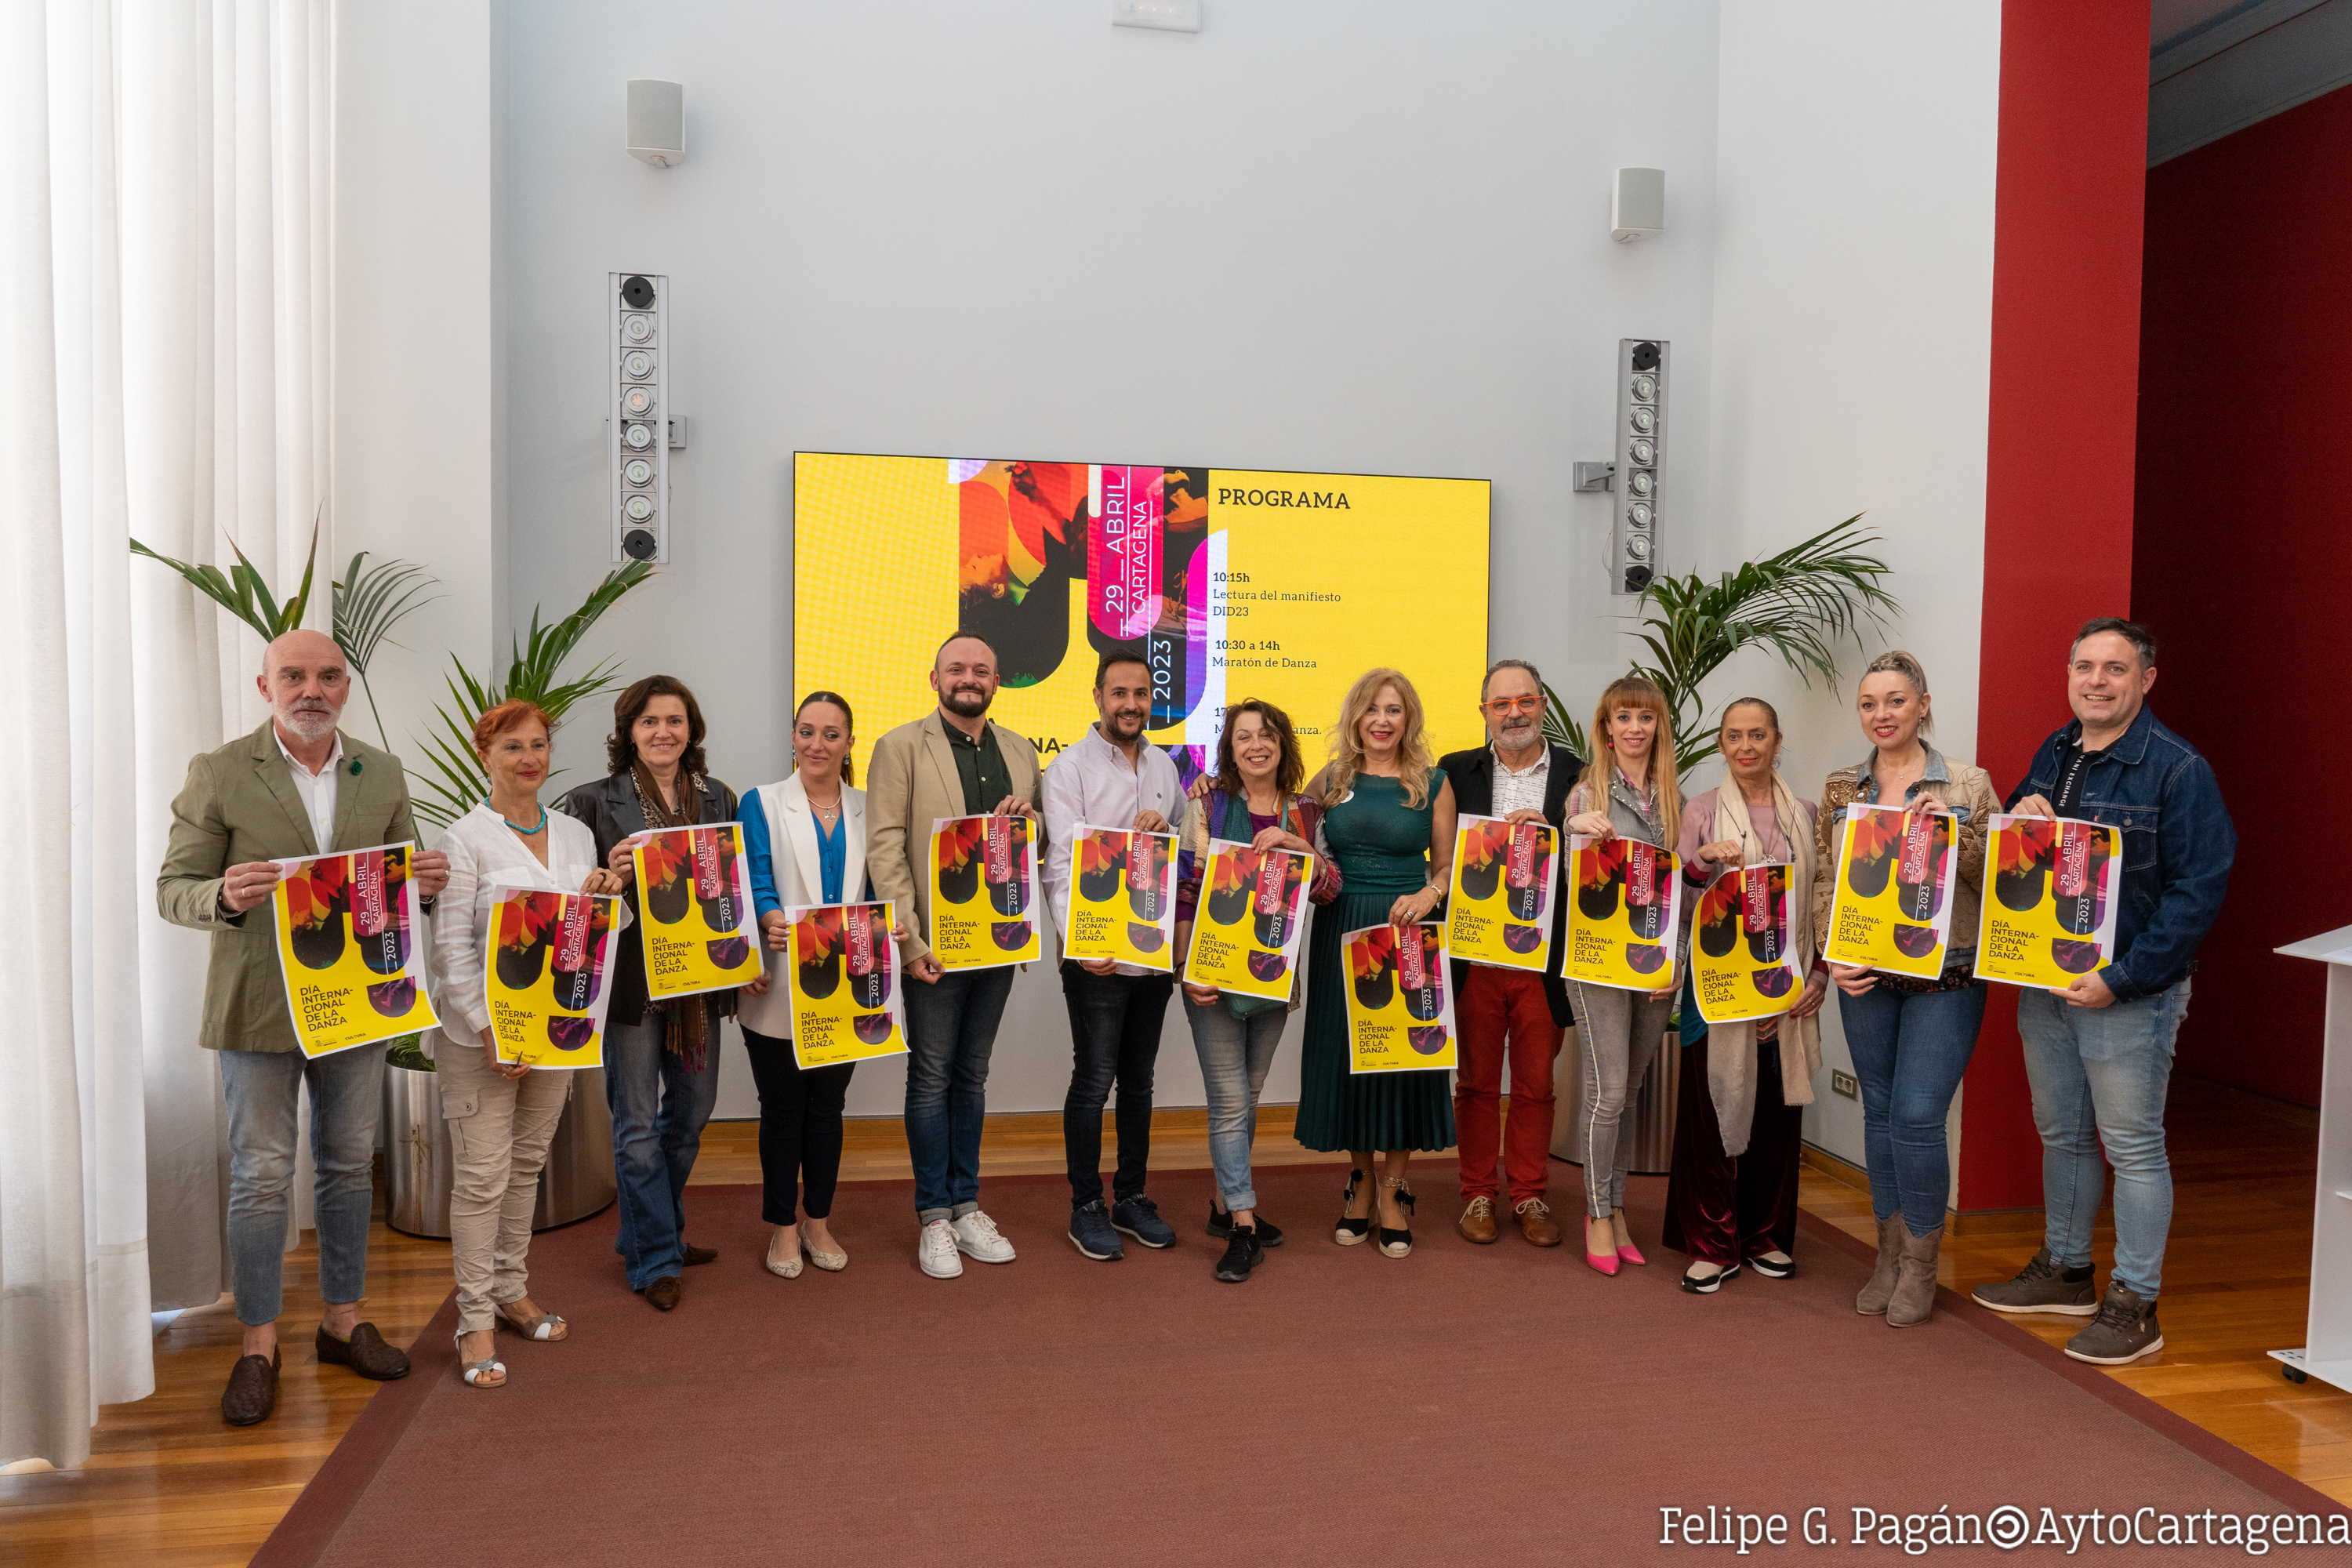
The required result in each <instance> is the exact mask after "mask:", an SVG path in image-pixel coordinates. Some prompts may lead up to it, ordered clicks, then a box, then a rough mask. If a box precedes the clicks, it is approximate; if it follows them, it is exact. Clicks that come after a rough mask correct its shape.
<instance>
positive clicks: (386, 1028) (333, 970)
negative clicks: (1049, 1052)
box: [269, 844, 440, 1057]
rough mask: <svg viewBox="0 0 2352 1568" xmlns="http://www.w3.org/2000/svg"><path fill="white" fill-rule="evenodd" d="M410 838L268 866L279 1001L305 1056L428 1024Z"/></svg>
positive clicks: (429, 1010)
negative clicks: (273, 882)
mask: <svg viewBox="0 0 2352 1568" xmlns="http://www.w3.org/2000/svg"><path fill="white" fill-rule="evenodd" d="M415 853H416V846H415V845H414V844H379V845H377V846H376V847H373V848H372V849H353V850H352V851H350V852H349V853H347V854H342V855H320V856H317V857H314V858H309V859H300V858H297V859H292V860H280V861H278V886H276V887H275V888H273V889H270V892H269V903H270V912H271V913H272V914H273V915H275V916H276V917H277V920H278V969H279V971H280V973H283V974H284V975H285V977H286V1006H287V1010H288V1011H289V1013H291V1014H292V1015H293V1016H294V1037H295V1039H296V1040H297V1041H298V1042H299V1044H300V1046H301V1047H302V1054H303V1055H304V1056H306V1057H324V1056H332V1055H333V1054H334V1053H335V1052H337V1051H347V1050H350V1049H351V1048H352V1047H354V1046H369V1045H375V1044H378V1043H380V1042H382V1041H384V1040H396V1039H398V1038H400V1037H402V1036H404V1035H413V1034H415V1033H416V1032H417V1031H418V1030H419V1029H429V1028H431V1027H433V1026H435V1025H436V1024H438V1023H439V1022H440V1019H438V1018H436V1017H435V1016H434V1014H433V1003H432V1000H431V998H429V997H428V996H426V995H425V952H424V947H425V941H424V937H425V919H424V911H423V910H420V909H419V908H418V906H417V899H416V883H415V879H413V878H412V877H411V876H410V875H409V864H410V861H411V859H412V858H414V857H415Z"/></svg>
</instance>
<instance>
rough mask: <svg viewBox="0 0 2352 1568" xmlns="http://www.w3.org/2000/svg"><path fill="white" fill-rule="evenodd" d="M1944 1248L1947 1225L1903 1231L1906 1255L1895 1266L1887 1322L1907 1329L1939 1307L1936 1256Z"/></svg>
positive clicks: (1895, 1326)
mask: <svg viewBox="0 0 2352 1568" xmlns="http://www.w3.org/2000/svg"><path fill="white" fill-rule="evenodd" d="M1943 1250H1944V1227H1943V1226H1940V1225H1939V1226H1937V1227H1936V1228H1935V1229H1933V1230H1931V1231H1929V1232H1928V1233H1927V1235H1925V1236H1913V1235H1912V1234H1911V1233H1910V1231H1909V1230H1908V1229H1907V1228H1906V1230H1905V1231H1904V1233H1903V1257H1902V1259H1901V1261H1900V1262H1899V1263H1897V1264H1896V1266H1895V1294H1894V1295H1892V1296H1890V1297H1888V1298H1887V1300H1886V1326H1887V1327H1888V1328H1890V1329H1908V1328H1912V1327H1915V1326H1916V1325H1918V1324H1920V1323H1924V1322H1926V1321H1927V1316H1928V1314H1929V1313H1931V1312H1933V1311H1934V1310H1936V1259H1937V1257H1938V1256H1940V1255H1941V1254H1942V1252H1943Z"/></svg>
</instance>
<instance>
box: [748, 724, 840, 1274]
mask: <svg viewBox="0 0 2352 1568" xmlns="http://www.w3.org/2000/svg"><path fill="white" fill-rule="evenodd" d="M853 723H854V721H853V720H852V719H851V717H850V713H849V703H848V701H847V700H845V699H844V698H842V697H840V696H838V695H836V694H835V693H834V692H830V691H815V692H811V693H810V694H809V695H808V696H806V697H803V699H801V705H800V706H799V707H798V708H797V709H795V710H793V773H792V775H791V776H790V777H788V778H786V779H784V780H783V781H782V782H781V783H778V784H761V786H760V787H759V788H758V789H755V790H751V791H749V792H748V793H746V794H745V795H744V796H743V803H742V806H741V808H740V810H739V811H738V812H737V814H736V816H737V819H738V820H739V821H740V822H741V823H742V825H743V847H744V850H745V853H746V857H747V858H749V859H750V861H751V901H752V904H753V905H754V907H755V908H757V910H759V915H760V928H761V930H762V931H765V932H767V936H768V946H769V948H770V949H771V951H774V950H777V949H781V948H782V947H783V946H784V945H785V943H786V942H787V941H788V940H789V933H788V931H787V928H786V926H785V924H784V910H787V909H790V908H793V907H794V906H797V905H803V904H840V903H856V902H860V901H863V900H866V898H868V897H869V896H870V892H869V889H868V886H867V883H866V792H865V791H864V790H861V789H856V788H853V787H852V786H851V784H850V782H849V779H850V764H849V752H850V748H851V747H852V746H854V745H855V744H856V732H855V731H854V730H853V728H852V725H853ZM791 962H792V959H791V957H790V955H789V954H786V955H785V956H783V957H782V958H775V959H771V961H770V963H769V964H768V970H769V973H767V974H764V975H762V976H761V978H760V979H759V980H758V981H756V982H754V983H753V984H751V985H748V986H746V987H744V989H743V991H742V993H741V994H740V997H739V999H738V1002H737V1007H738V1011H737V1014H736V1019H737V1022H739V1023H740V1025H741V1026H742V1028H743V1048H744V1050H745V1051H746V1053H747V1054H749V1055H750V1057H751V1076H752V1078H753V1079H755V1080H757V1082H758V1083H759V1086H760V1176H761V1184H762V1186H763V1188H764V1189H765V1192H764V1195H763V1197H762V1200H761V1214H762V1215H763V1216H764V1217H765V1218H766V1219H767V1222H768V1223H769V1224H770V1225H772V1226H775V1227H776V1228H775V1232H774V1234H773V1235H772V1236H771V1237H769V1238H768V1257H767V1268H768V1272H769V1273H771V1274H780V1275H782V1276H783V1278H785V1279H794V1278H796V1277H797V1276H798V1275H799V1274H800V1271H801V1258H802V1255H803V1254H806V1255H807V1258H808V1260H809V1261H810V1262H811V1263H814V1264H815V1265H816V1266H817V1267H818V1268H824V1269H828V1270H835V1271H838V1270H840V1269H843V1268H847V1267H849V1255H848V1254H847V1253H845V1252H844V1251H843V1250H842V1249H841V1245H840V1243H838V1242H836V1241H835V1239H834V1237H833V1232H832V1230H831V1228H830V1227H829V1226H827V1224H826V1220H827V1217H828V1216H829V1215H831V1214H832V1213H833V1189H834V1184H835V1182H836V1181H837V1180H838V1179H839V1177H840V1175H841V1111H842V1106H843V1103H844V1102H845V1100H847V1099H848V1097H849V1075H850V1074H851V1073H852V1072H853V1071H855V1070H856V1065H857V1064H856V1063H855V1062H843V1063H841V1064H839V1065H838V1066H835V1067H825V1068H808V1069H806V1070H803V1068H801V1066H800V1063H799V1061H798V1060H797V1059H796V1058H794V1056H793V1038H792V1035H793V1017H792V988H791V987H790V986H788V985H786V984H783V983H782V978H781V974H782V969H781V966H782V964H784V963H791Z"/></svg>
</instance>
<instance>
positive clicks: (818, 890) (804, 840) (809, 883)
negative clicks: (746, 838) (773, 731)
mask: <svg viewBox="0 0 2352 1568" xmlns="http://www.w3.org/2000/svg"><path fill="white" fill-rule="evenodd" d="M776 804H777V805H778V806H779V807H780V811H779V813H778V815H780V816H782V818H783V823H784V837H785V838H786V839H787V840H789V841H790V843H791V846H792V855H793V870H794V871H795V872H796V873H797V874H798V877H799V892H800V895H801V896H800V897H799V898H797V899H787V900H784V901H785V902H786V903H788V904H814V903H815V902H817V901H818V900H820V899H822V898H823V897H824V866H823V864H822V863H821V862H820V861H819V860H818V858H817V848H816V814H815V813H814V811H812V810H811V809H810V807H809V798H808V791H807V790H805V789H803V788H802V787H801V778H800V775H799V774H798V773H794V774H793V776H792V777H790V778H788V779H786V780H785V781H784V787H783V791H782V797H781V798H780V799H779V800H778V801H777V803H776ZM769 853H770V854H771V855H773V854H774V853H775V851H774V850H773V848H771V849H770V850H769Z"/></svg>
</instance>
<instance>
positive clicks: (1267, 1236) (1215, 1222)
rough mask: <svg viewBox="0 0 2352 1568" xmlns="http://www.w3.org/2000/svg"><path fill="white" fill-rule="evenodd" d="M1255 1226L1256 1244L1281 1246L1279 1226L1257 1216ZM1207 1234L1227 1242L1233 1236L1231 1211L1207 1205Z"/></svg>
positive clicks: (1212, 1203) (1261, 1216)
mask: <svg viewBox="0 0 2352 1568" xmlns="http://www.w3.org/2000/svg"><path fill="white" fill-rule="evenodd" d="M1255 1224H1256V1226H1257V1244H1258V1245H1259V1246H1260V1247H1280V1246H1281V1245H1282V1227H1281V1226H1278V1225H1276V1224H1275V1223H1274V1222H1273V1221H1271V1220H1269V1219H1267V1218H1266V1217H1265V1215H1257V1216H1256V1219H1255ZM1209 1234H1210V1235H1211V1236H1213V1237H1216V1238H1217V1239H1218V1240H1219V1241H1224V1240H1227V1239H1228V1238H1230V1237H1232V1236H1233V1234H1234V1214H1233V1211H1232V1210H1231V1209H1221V1208H1219V1207H1218V1206H1217V1205H1216V1204H1215V1203H1214V1202H1213V1201H1212V1202H1211V1203H1210V1205H1209Z"/></svg>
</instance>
